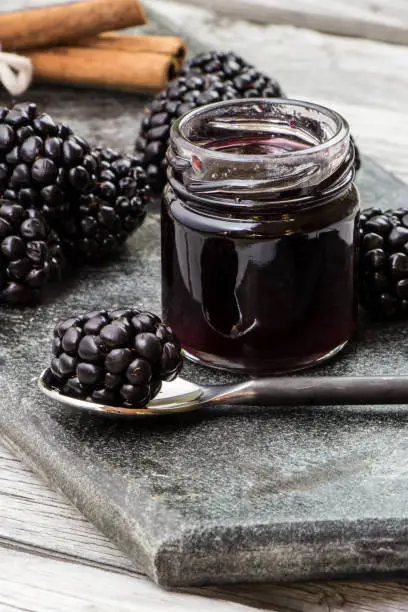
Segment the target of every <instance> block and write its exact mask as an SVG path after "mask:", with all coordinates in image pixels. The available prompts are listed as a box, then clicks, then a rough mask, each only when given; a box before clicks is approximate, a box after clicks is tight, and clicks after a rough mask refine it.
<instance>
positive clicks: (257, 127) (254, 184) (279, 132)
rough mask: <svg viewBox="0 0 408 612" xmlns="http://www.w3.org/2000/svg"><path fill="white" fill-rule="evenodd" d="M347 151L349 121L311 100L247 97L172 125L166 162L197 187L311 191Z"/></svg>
mask: <svg viewBox="0 0 408 612" xmlns="http://www.w3.org/2000/svg"><path fill="white" fill-rule="evenodd" d="M347 156H350V137H349V127H348V124H347V122H346V121H345V120H344V119H343V118H342V117H341V116H340V115H339V114H338V113H336V112H335V111H332V110H330V109H328V108H325V107H322V106H318V105H316V104H312V103H309V102H301V101H297V100H283V99H262V98H259V99H258V98H252V99H242V100H229V101H226V102H218V103H216V104H209V105H207V106H203V107H201V108H199V109H195V110H193V111H191V112H189V113H187V114H186V115H184V116H183V117H181V118H180V119H179V120H178V121H176V122H175V124H174V125H173V127H172V132H171V140H170V148H169V151H168V161H169V164H170V167H171V168H172V169H173V170H174V171H175V172H176V173H179V175H180V178H181V180H182V182H183V184H184V186H185V187H186V188H187V189H188V190H190V191H191V192H195V193H215V192H217V193H225V194H228V195H236V196H240V194H245V193H251V196H253V197H259V196H261V197H262V194H266V193H269V194H270V193H271V192H277V191H279V192H282V191H286V190H293V189H304V190H306V191H307V190H310V189H311V188H313V187H315V186H317V185H319V184H321V183H323V182H325V181H326V180H327V179H328V178H329V177H330V176H332V175H333V174H335V173H336V171H337V170H338V169H339V168H340V167H341V165H342V164H343V163H344V161H345V160H346V158H347Z"/></svg>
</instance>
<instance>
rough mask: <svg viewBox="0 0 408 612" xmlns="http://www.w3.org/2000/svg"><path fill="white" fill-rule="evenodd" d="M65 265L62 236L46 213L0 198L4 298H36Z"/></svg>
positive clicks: (1, 293)
mask: <svg viewBox="0 0 408 612" xmlns="http://www.w3.org/2000/svg"><path fill="white" fill-rule="evenodd" d="M62 264H63V257H62V254H61V247H60V242H59V238H58V236H57V234H56V233H55V232H54V231H53V230H51V229H50V228H49V227H48V225H47V223H46V221H45V219H44V218H43V216H42V214H41V213H40V212H39V211H38V210H36V209H34V208H24V207H23V206H21V205H20V204H17V203H16V202H9V201H6V200H2V201H0V301H1V302H7V303H11V304H27V303H30V302H34V301H36V300H37V299H38V298H39V297H40V294H41V290H42V288H43V287H44V285H45V284H46V283H47V282H48V281H50V280H54V279H55V278H56V277H58V276H59V273H60V271H61V268H62Z"/></svg>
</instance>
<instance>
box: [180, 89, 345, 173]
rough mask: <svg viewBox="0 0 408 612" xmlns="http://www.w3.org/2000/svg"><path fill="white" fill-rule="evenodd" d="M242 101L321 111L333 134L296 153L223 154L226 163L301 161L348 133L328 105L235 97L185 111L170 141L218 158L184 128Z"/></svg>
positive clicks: (342, 121) (282, 99)
mask: <svg viewBox="0 0 408 612" xmlns="http://www.w3.org/2000/svg"><path fill="white" fill-rule="evenodd" d="M243 102H245V103H246V104H260V103H262V104H268V105H269V106H283V105H285V106H292V107H294V108H296V107H297V108H301V109H304V110H308V109H310V110H314V111H316V112H320V113H322V114H323V115H326V116H327V117H328V118H330V119H331V120H332V121H334V123H335V124H336V131H335V132H334V134H333V135H332V136H331V137H330V138H328V139H327V140H326V141H325V142H322V143H319V144H317V145H311V146H310V147H307V148H303V149H298V150H295V151H293V150H292V151H284V150H282V151H279V152H274V153H273V154H268V153H265V154H246V153H227V152H225V151H222V157H223V159H224V160H225V161H230V162H232V163H233V162H239V161H243V160H245V162H248V163H254V164H256V163H261V162H262V161H265V158H268V157H270V158H274V159H282V160H284V159H285V158H286V159H287V158H290V159H295V158H297V159H301V158H302V157H305V156H307V155H310V154H311V153H320V152H324V151H326V150H328V149H330V148H331V147H332V146H334V145H336V144H338V143H340V142H341V141H342V140H343V139H344V138H345V137H346V136H347V135H348V134H349V132H350V128H349V124H348V122H347V121H346V119H344V117H343V116H342V115H340V114H339V113H338V112H337V111H335V110H332V109H330V108H328V107H327V106H323V105H320V104H316V103H314V102H308V101H305V100H298V99H293V98H234V99H232V100H224V101H222V102H214V103H212V104H206V105H204V106H200V107H199V108H195V109H193V110H191V111H188V112H187V113H186V114H185V115H182V116H181V117H179V118H178V119H177V120H176V121H175V122H174V123H173V125H172V127H171V138H174V137H177V136H180V137H181V138H182V139H183V141H184V146H186V145H187V147H188V149H189V150H190V153H192V154H193V155H194V153H196V154H197V155H199V153H200V152H202V151H203V150H204V151H205V154H206V156H207V157H209V158H211V157H212V158H214V159H216V158H219V156H220V151H217V150H211V149H209V148H206V147H205V146H201V145H198V144H195V143H194V142H192V140H190V138H189V137H188V136H187V135H186V127H187V124H188V122H189V121H191V120H192V119H195V118H197V117H199V116H200V115H204V114H206V113H209V112H211V111H214V110H215V111H216V110H217V109H219V108H223V107H228V106H231V107H232V108H233V107H234V106H237V105H238V104H239V103H241V104H242V103H243Z"/></svg>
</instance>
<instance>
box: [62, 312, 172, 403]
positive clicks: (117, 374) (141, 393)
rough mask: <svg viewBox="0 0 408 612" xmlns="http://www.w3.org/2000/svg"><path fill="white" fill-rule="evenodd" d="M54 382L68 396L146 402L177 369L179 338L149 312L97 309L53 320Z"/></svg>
mask: <svg viewBox="0 0 408 612" xmlns="http://www.w3.org/2000/svg"><path fill="white" fill-rule="evenodd" d="M52 352H53V355H54V357H53V358H52V361H51V372H52V374H53V377H54V384H55V385H56V386H57V387H58V388H59V389H60V391H61V392H62V393H64V394H66V395H70V396H72V397H79V398H83V399H87V400H90V401H94V402H98V403H103V404H107V405H112V406H115V405H116V406H125V407H126V408H139V407H144V406H146V405H147V404H148V403H149V401H150V400H151V399H152V398H153V397H154V396H155V395H156V394H157V393H158V392H159V390H160V387H161V382H162V381H163V380H173V379H174V378H175V377H176V376H177V374H178V373H179V372H180V370H181V367H182V359H181V352H180V344H179V341H178V340H177V338H176V337H175V336H174V334H173V332H172V330H171V329H170V328H169V327H168V326H167V325H165V324H164V323H162V322H161V320H160V319H159V317H157V316H156V315H154V314H152V313H150V312H141V311H139V310H135V309H132V308H124V309H118V310H113V311H111V312H107V311H106V310H97V311H93V312H88V313H87V314H85V315H83V316H79V317H70V318H69V319H66V320H65V321H62V322H60V323H58V324H57V326H56V327H55V330H54V340H53V345H52Z"/></svg>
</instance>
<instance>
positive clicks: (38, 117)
mask: <svg viewBox="0 0 408 612" xmlns="http://www.w3.org/2000/svg"><path fill="white" fill-rule="evenodd" d="M95 169H96V163H95V160H94V158H93V157H92V156H91V155H90V147H89V145H88V144H87V143H86V142H85V141H84V140H82V138H79V137H78V136H75V134H74V133H73V132H72V130H71V129H70V128H69V127H68V126H66V125H63V124H62V123H56V122H55V121H54V120H53V118H52V117H50V115H48V114H46V113H41V112H39V110H38V108H37V106H36V104H32V103H29V102H24V103H20V104H15V105H14V106H13V107H11V108H10V109H8V108H6V107H3V108H1V109H0V193H1V195H2V196H3V197H4V198H6V199H9V200H14V201H17V202H18V203H19V204H21V205H22V206H24V207H25V208H38V209H40V210H41V212H42V213H43V215H44V217H45V219H46V220H47V221H49V222H50V223H52V222H53V221H54V220H55V219H56V218H58V217H59V216H60V215H61V214H66V213H67V212H68V207H69V204H68V199H69V198H68V196H69V194H71V193H74V194H78V193H84V192H87V191H88V190H90V189H91V188H92V187H93V184H94V172H95Z"/></svg>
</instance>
